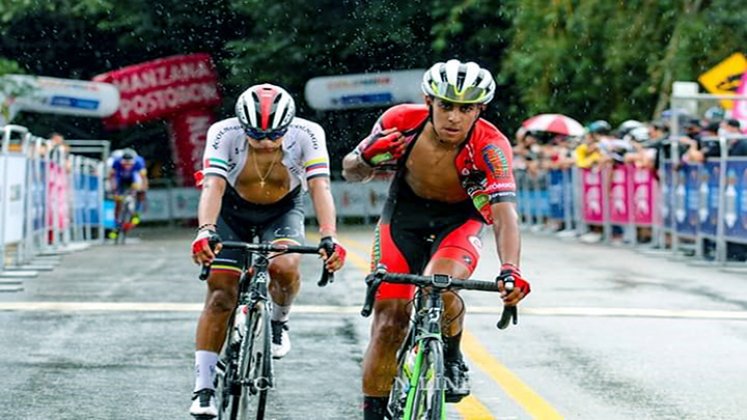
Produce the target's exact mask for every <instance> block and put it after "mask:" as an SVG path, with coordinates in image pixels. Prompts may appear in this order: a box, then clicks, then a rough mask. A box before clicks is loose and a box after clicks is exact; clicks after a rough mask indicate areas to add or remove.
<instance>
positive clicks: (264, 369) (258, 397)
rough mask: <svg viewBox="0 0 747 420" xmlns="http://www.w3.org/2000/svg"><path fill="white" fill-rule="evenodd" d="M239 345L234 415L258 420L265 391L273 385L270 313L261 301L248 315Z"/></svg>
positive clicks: (263, 403) (263, 408) (260, 417)
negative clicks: (238, 379) (240, 385)
mask: <svg viewBox="0 0 747 420" xmlns="http://www.w3.org/2000/svg"><path fill="white" fill-rule="evenodd" d="M242 345H243V346H244V348H243V349H242V351H241V354H242V358H241V360H240V365H239V372H240V374H241V379H242V381H241V382H242V384H243V386H242V387H241V395H240V397H239V406H238V413H237V414H238V416H237V417H236V418H237V419H241V420H244V419H257V420H262V419H264V417H265V407H266V405H267V394H268V392H269V390H270V389H271V388H272V386H273V381H272V354H271V332H270V312H269V310H268V309H267V307H266V303H265V302H257V304H256V305H255V306H254V308H252V310H251V311H250V313H249V314H248V316H247V335H246V337H245V338H244V341H243V343H242Z"/></svg>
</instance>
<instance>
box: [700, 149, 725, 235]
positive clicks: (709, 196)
mask: <svg viewBox="0 0 747 420" xmlns="http://www.w3.org/2000/svg"><path fill="white" fill-rule="evenodd" d="M719 174H720V169H719V162H718V161H716V162H705V163H704V164H703V166H702V168H701V172H700V188H699V193H700V198H699V200H700V204H699V205H698V207H699V209H698V216H699V217H698V220H699V221H700V233H701V234H703V235H710V236H716V226H717V222H718V206H719V194H718V182H719Z"/></svg>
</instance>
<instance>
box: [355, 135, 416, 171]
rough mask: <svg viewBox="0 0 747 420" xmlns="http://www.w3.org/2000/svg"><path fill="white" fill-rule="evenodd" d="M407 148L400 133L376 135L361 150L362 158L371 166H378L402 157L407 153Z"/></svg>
mask: <svg viewBox="0 0 747 420" xmlns="http://www.w3.org/2000/svg"><path fill="white" fill-rule="evenodd" d="M405 146H406V144H405V140H404V138H403V137H402V133H400V132H399V131H393V132H391V133H387V134H384V133H382V132H380V133H376V134H374V135H373V136H371V137H370V139H369V140H368V144H366V146H365V147H364V148H363V150H361V158H363V161H364V162H366V163H367V164H369V165H370V166H376V165H379V164H380V163H382V162H386V161H389V160H392V159H399V158H400V157H402V155H403V154H404V153H405Z"/></svg>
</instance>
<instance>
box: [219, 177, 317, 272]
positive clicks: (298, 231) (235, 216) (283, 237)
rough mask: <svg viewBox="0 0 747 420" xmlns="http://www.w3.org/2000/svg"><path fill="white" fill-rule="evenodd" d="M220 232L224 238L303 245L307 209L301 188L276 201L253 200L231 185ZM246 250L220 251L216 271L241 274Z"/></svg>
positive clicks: (223, 211)
mask: <svg viewBox="0 0 747 420" xmlns="http://www.w3.org/2000/svg"><path fill="white" fill-rule="evenodd" d="M217 225H218V226H217V232H218V235H220V237H221V239H222V240H224V241H241V242H253V241H254V239H255V237H258V238H259V241H260V242H268V243H274V242H287V243H292V244H295V245H303V244H304V238H305V231H304V210H303V196H302V194H301V188H300V187H298V188H296V189H294V190H293V191H291V192H289V193H288V194H287V195H286V196H285V197H283V198H282V199H280V201H278V202H277V203H272V204H255V203H250V202H248V201H246V200H244V199H243V198H241V196H239V194H238V193H237V192H236V190H235V189H234V188H233V187H231V186H227V187H226V193H225V194H224V195H223V202H222V205H221V211H220V217H219V218H218V223H217ZM244 258H245V254H244V252H243V251H240V250H237V249H231V250H224V251H221V252H220V253H219V254H218V256H217V258H216V259H215V261H214V262H213V265H212V270H213V271H224V272H231V273H236V274H237V275H238V274H241V269H242V268H243V265H244Z"/></svg>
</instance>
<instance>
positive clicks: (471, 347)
mask: <svg viewBox="0 0 747 420" xmlns="http://www.w3.org/2000/svg"><path fill="white" fill-rule="evenodd" d="M462 350H463V352H464V354H465V355H466V356H467V357H468V358H469V359H470V360H471V361H472V362H473V363H474V364H476V365H477V366H478V367H479V368H480V369H482V370H483V371H484V372H486V373H487V374H488V375H489V376H490V377H491V378H492V379H493V380H494V381H495V382H496V383H497V384H498V385H499V386H500V387H501V388H503V391H504V392H505V393H506V394H507V395H508V396H509V397H511V398H512V399H513V400H514V401H516V402H517V403H518V404H519V405H520V406H521V407H522V408H524V410H525V411H526V412H527V413H529V415H531V416H532V418H535V419H543V420H546V419H562V418H563V416H561V415H560V413H558V411H557V410H555V408H553V407H552V406H551V405H550V404H549V403H548V402H547V401H545V400H544V399H543V398H542V397H540V396H539V395H538V394H537V393H536V392H534V391H533V390H532V389H531V388H529V387H528V386H527V385H526V384H524V382H522V381H521V380H520V379H519V377H518V376H516V375H515V374H514V373H513V372H511V371H510V370H508V368H506V367H505V366H503V365H502V364H501V363H499V362H498V361H497V360H496V359H495V358H494V357H493V356H492V355H491V354H490V352H488V350H487V349H486V348H485V347H484V346H483V345H482V344H480V342H479V341H478V340H477V337H475V336H474V335H472V333H470V332H469V331H468V330H467V329H465V330H464V333H463V334H462Z"/></svg>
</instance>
